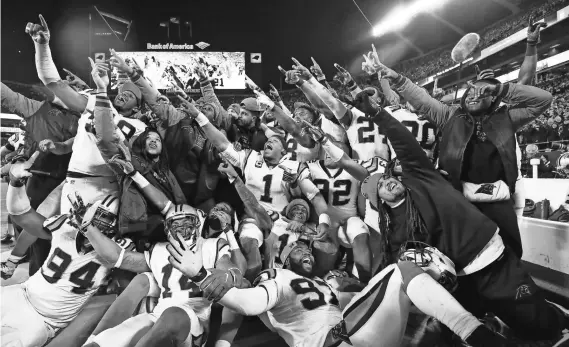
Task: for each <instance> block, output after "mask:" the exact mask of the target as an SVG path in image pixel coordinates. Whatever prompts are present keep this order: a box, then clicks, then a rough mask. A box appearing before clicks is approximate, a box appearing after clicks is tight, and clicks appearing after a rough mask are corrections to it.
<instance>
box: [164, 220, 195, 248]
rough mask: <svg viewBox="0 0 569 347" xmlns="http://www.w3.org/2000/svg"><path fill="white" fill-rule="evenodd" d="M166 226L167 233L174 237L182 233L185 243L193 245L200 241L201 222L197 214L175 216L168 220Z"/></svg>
mask: <svg viewBox="0 0 569 347" xmlns="http://www.w3.org/2000/svg"><path fill="white" fill-rule="evenodd" d="M165 224H166V225H165V228H166V232H168V233H170V234H171V235H172V236H175V235H176V234H177V233H180V235H181V236H182V238H183V239H184V240H185V241H191V242H192V243H195V242H196V241H197V239H198V232H199V230H200V227H201V222H200V220H199V218H198V216H197V215H195V214H187V215H180V216H174V217H171V218H169V219H167V220H166V221H165Z"/></svg>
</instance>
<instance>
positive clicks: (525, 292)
mask: <svg viewBox="0 0 569 347" xmlns="http://www.w3.org/2000/svg"><path fill="white" fill-rule="evenodd" d="M526 296H531V290H530V287H529V286H528V285H527V284H522V285H521V286H519V287H518V289H517V290H516V300H520V299H522V298H524V297H526Z"/></svg>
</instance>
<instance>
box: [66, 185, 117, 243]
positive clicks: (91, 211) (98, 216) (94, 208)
mask: <svg viewBox="0 0 569 347" xmlns="http://www.w3.org/2000/svg"><path fill="white" fill-rule="evenodd" d="M67 197H68V199H69V200H70V201H71V204H72V206H73V208H72V209H71V214H72V215H73V216H74V217H75V220H76V222H77V224H78V225H80V226H81V230H83V229H84V228H86V227H87V226H88V225H94V226H96V227H97V228H98V229H99V230H101V231H102V232H103V233H105V234H108V233H110V232H111V231H113V230H114V228H115V226H116V225H117V221H118V212H119V203H120V201H119V198H118V197H117V196H115V195H107V196H105V197H104V198H102V199H100V200H97V201H95V202H94V203H92V204H88V205H87V206H85V205H84V203H83V199H81V196H80V195H79V194H78V193H77V192H76V193H75V199H73V198H72V197H71V195H68V196H67Z"/></svg>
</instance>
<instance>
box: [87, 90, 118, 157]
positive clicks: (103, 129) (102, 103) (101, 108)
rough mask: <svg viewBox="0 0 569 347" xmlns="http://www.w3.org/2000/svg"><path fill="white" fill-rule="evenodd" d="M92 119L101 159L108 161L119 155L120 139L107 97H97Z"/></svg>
mask: <svg viewBox="0 0 569 347" xmlns="http://www.w3.org/2000/svg"><path fill="white" fill-rule="evenodd" d="M94 117H95V119H94V122H93V123H94V126H95V132H96V135H95V137H96V138H97V147H98V148H99V151H100V152H101V155H102V156H103V158H104V159H105V160H109V159H111V158H112V157H113V156H114V155H115V154H119V150H118V147H117V144H118V142H119V141H121V139H120V138H119V136H118V135H117V131H116V130H117V127H116V125H115V123H114V121H113V113H112V111H111V101H110V100H109V98H108V97H107V96H101V95H97V97H96V100H95V111H94Z"/></svg>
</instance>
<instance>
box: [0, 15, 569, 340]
mask: <svg viewBox="0 0 569 347" xmlns="http://www.w3.org/2000/svg"><path fill="white" fill-rule="evenodd" d="M39 18H40V23H39V24H33V23H28V25H27V27H26V33H28V34H29V35H30V37H31V39H32V41H33V45H34V46H35V54H36V56H35V57H36V59H35V63H36V68H37V73H38V76H39V78H40V80H41V81H42V82H43V84H44V85H45V88H46V91H49V93H50V95H51V97H50V99H49V100H48V101H45V102H39V101H35V100H31V99H27V98H26V97H24V96H22V95H20V94H18V93H15V92H13V91H11V90H10V89H9V88H7V87H6V86H5V85H2V106H3V107H6V108H9V109H11V110H13V111H14V113H17V114H19V115H21V116H22V117H23V118H24V119H25V121H26V127H27V129H26V130H27V132H26V138H25V140H24V144H23V145H22V146H20V148H18V149H17V151H16V155H15V156H14V157H13V158H12V160H11V163H10V164H8V166H7V167H6V168H5V170H7V172H9V179H10V183H9V187H8V190H7V193H6V205H7V209H8V212H9V214H10V218H11V220H12V222H13V223H14V224H16V225H18V226H19V227H21V228H22V230H23V231H22V232H21V234H20V235H19V237H18V239H17V241H16V245H15V247H14V249H13V250H12V252H11V255H10V257H9V259H8V260H7V261H6V262H3V263H2V277H3V278H4V279H6V278H9V277H11V276H12V274H13V273H14V270H15V269H16V267H17V266H18V263H20V262H21V261H22V259H23V257H24V255H25V254H26V252H30V274H31V276H30V278H29V279H28V280H26V281H25V282H23V283H20V284H15V285H10V286H4V287H2V306H1V307H2V313H1V314H2V330H1V339H2V345H3V346H4V345H5V346H26V347H27V346H43V345H45V344H47V343H48V342H49V341H52V340H54V341H55V339H58V338H62V336H64V335H66V337H65V338H66V339H67V340H65V343H63V342H61V344H58V345H65V346H73V345H75V346H100V347H105V346H113V347H117V346H120V347H122V346H124V347H126V346H170V345H171V346H200V345H204V344H205V343H206V340H207V339H209V340H210V341H211V340H215V346H216V347H223V346H230V345H231V343H232V341H233V339H234V337H235V334H236V331H237V329H238V328H239V326H240V325H241V323H242V321H243V316H259V318H260V319H261V321H262V322H263V323H264V324H265V325H266V326H267V327H268V328H269V329H271V330H272V331H275V332H276V333H278V334H279V335H280V337H282V338H283V339H284V341H285V342H286V343H287V344H288V345H289V346H306V347H316V346H318V347H320V346H322V347H330V346H349V345H353V346H399V345H401V343H402V341H403V337H404V333H405V329H406V327H407V321H408V317H409V313H410V311H411V310H412V309H413V310H415V309H417V310H419V311H421V312H423V313H424V314H425V315H427V316H431V317H434V318H435V319H436V320H437V321H439V322H440V323H441V324H443V325H444V326H446V327H447V328H448V330H449V331H451V332H452V333H453V334H454V337H455V339H456V341H460V342H457V343H458V345H469V346H475V347H476V346H517V345H519V343H530V344H531V343H542V344H541V345H543V346H545V345H548V346H553V345H555V344H557V341H559V340H560V339H562V338H563V331H564V330H565V329H567V328H569V315H568V311H567V310H566V309H565V308H564V307H562V306H561V305H559V304H556V303H554V302H551V301H548V300H546V297H545V292H544V291H543V290H542V289H541V288H539V287H538V286H537V285H536V284H535V282H534V281H533V279H532V277H531V276H530V274H529V273H528V272H527V270H526V269H525V268H524V264H523V263H522V262H521V257H522V254H523V247H522V246H523V245H522V242H521V238H520V231H519V228H518V224H517V215H516V201H519V200H520V199H519V196H520V195H521V194H522V193H523V187H520V185H519V180H518V178H519V170H518V162H519V157H520V155H519V153H518V148H517V142H516V138H515V132H516V130H517V129H519V128H521V127H522V126H524V125H525V124H527V123H528V122H530V121H532V120H533V119H535V118H536V117H538V116H539V115H540V114H542V113H543V112H544V111H545V110H547V108H548V107H549V106H550V104H551V100H552V96H551V94H550V93H549V92H546V91H544V90H541V89H539V88H536V87H532V86H530V85H528V84H529V81H531V79H532V77H533V75H534V74H535V63H536V62H537V54H536V45H537V43H538V41H539V31H540V26H539V25H537V26H535V25H532V26H530V27H529V28H528V36H527V53H526V57H525V59H526V60H525V61H524V64H523V66H522V69H521V70H520V78H519V80H518V82H517V83H504V84H502V83H500V82H499V81H497V80H496V79H494V78H493V74H492V72H491V71H482V72H481V73H480V74H479V76H478V78H477V79H476V80H473V81H471V82H469V88H468V90H467V92H466V93H465V94H464V96H463V98H462V100H461V103H460V104H459V105H445V104H443V103H441V102H439V101H437V100H436V99H434V98H432V97H431V96H430V95H429V94H428V93H427V91H426V90H424V89H422V88H421V87H419V86H417V85H416V84H414V83H413V82H411V81H410V80H409V79H407V78H406V77H405V76H403V75H400V74H398V73H397V72H396V71H393V70H392V69H390V68H388V67H386V66H385V65H384V64H382V63H381V61H380V60H379V57H378V55H377V52H376V50H375V47H373V50H372V51H371V52H369V53H367V54H366V55H365V62H364V63H363V65H362V67H363V70H364V71H365V72H366V73H368V74H370V75H374V74H377V75H378V77H379V79H380V81H381V84H382V87H384V88H381V89H380V88H374V87H367V88H363V89H362V88H360V86H358V85H357V84H356V83H355V81H354V79H353V78H352V76H351V75H350V74H349V73H348V72H347V71H346V70H344V69H343V68H342V67H340V66H339V65H336V69H338V72H339V76H340V80H341V82H342V83H343V84H344V86H345V87H346V89H347V90H348V91H349V92H350V94H351V97H350V98H345V97H343V96H339V95H338V92H337V91H336V90H334V89H333V88H331V87H330V86H329V84H328V83H327V82H326V77H325V76H324V74H323V72H322V69H321V68H320V66H319V65H318V64H317V62H316V61H314V59H312V62H313V64H312V66H310V67H309V68H307V67H305V66H304V65H303V64H302V63H301V62H299V61H298V60H296V59H294V58H293V61H294V65H293V66H292V68H291V69H290V70H285V69H283V68H282V67H280V66H279V69H280V70H281V72H282V73H283V74H284V75H285V81H286V83H288V84H290V85H294V86H296V87H297V88H299V89H300V90H302V92H303V93H304V95H305V96H306V98H307V100H308V101H309V103H296V104H295V105H294V110H292V111H290V110H289V109H288V108H287V107H286V106H285V104H284V103H283V102H282V99H280V97H279V94H278V91H277V90H276V89H274V87H273V88H272V89H271V91H270V93H268V94H265V93H264V92H263V91H262V90H261V89H260V88H258V87H257V86H256V85H255V83H254V82H253V81H251V80H250V79H248V78H247V84H248V86H249V87H250V88H251V90H252V92H253V94H254V96H252V97H249V98H246V99H244V100H243V101H242V102H241V103H240V104H233V105H231V106H230V107H229V108H227V109H225V108H224V107H223V106H222V105H221V104H220V102H219V100H218V98H217V97H216V95H215V92H214V89H213V87H212V84H211V81H210V80H209V76H208V73H207V71H206V70H205V69H204V68H203V67H198V68H197V69H196V74H197V75H198V76H200V86H201V91H202V94H203V99H202V102H201V103H195V102H194V101H193V100H191V99H190V98H188V97H187V96H186V95H184V93H183V92H182V93H180V95H178V97H177V98H175V99H174V100H169V99H168V98H167V97H165V96H163V95H161V94H160V93H159V91H158V90H157V89H156V88H155V87H153V86H152V84H151V83H150V82H149V81H148V80H147V79H146V78H145V77H144V75H143V73H142V71H140V70H138V69H136V68H133V67H131V66H129V65H128V64H127V63H125V61H124V60H123V59H122V58H121V57H119V56H118V55H117V54H116V52H115V51H114V50H112V49H111V51H110V55H111V57H110V59H109V60H108V61H106V62H97V63H95V62H94V61H93V60H90V63H91V67H92V73H91V76H92V80H93V82H94V84H95V85H96V89H89V88H88V87H87V86H86V85H85V84H82V83H77V80H74V79H71V80H67V81H66V80H62V79H61V78H60V76H59V73H58V70H57V68H56V66H55V64H54V62H53V60H52V56H51V51H50V46H49V42H50V39H51V35H50V31H49V28H48V25H47V23H46V21H45V20H44V18H43V17H42V16H41V15H40V17H39ZM89 59H90V58H89ZM85 63H87V61H85ZM114 68H116V69H117V70H118V71H119V72H120V73H121V74H122V76H123V78H122V79H121V85H120V87H119V93H118V95H117V96H116V97H115V98H114V100H112V101H111V100H110V99H109V96H108V95H107V90H108V84H109V71H110V70H111V69H114ZM393 97H395V98H397V99H399V97H401V98H402V99H404V100H406V102H407V105H406V106H405V107H401V106H400V105H399V104H398V103H395V104H390V100H392V99H393ZM143 103H146V104H147V107H149V108H150V109H151V110H152V115H153V117H147V116H145V117H141V113H140V112H139V111H140V108H141V106H142V104H143ZM417 114H420V115H421V117H418V116H417ZM32 128H33V129H32ZM15 150H16V146H14V144H10V145H7V146H5V147H3V148H2V155H3V156H4V155H5V154H6V153H8V152H10V151H15ZM45 173H48V174H47V175H46V174H45ZM521 201H523V196H522V198H521ZM522 205H523V204H522ZM112 283H119V284H120V288H119V289H118V290H116V291H115V293H118V294H119V295H118V297H117V298H116V300H115V301H114V302H113V303H112V304H111V305H110V307H109V308H108V310H107V311H106V313H105V314H104V316H103V317H102V318H101V319H99V320H98V324H97V325H96V327H95V329H94V330H93V331H88V332H86V333H85V332H82V333H80V329H77V328H76V327H79V326H80V324H77V325H76V327H74V328H73V329H75V330H73V331H69V330H70V329H71V328H72V327H73V324H74V323H75V322H74V320H77V319H79V317H81V313H82V311H83V310H84V309H85V307H87V306H88V304H89V302H90V301H91V300H92V297H93V296H95V295H99V294H101V293H103V294H105V293H108V292H109V291H110V288H111V284H112ZM214 303H217V304H219V305H221V306H223V313H222V324H221V327H220V329H219V333H218V334H217V336H209V337H208V335H212V334H209V332H210V331H211V329H210V315H211V308H212V304H214ZM488 314H491V315H493V316H495V317H497V319H499V320H500V321H501V322H502V323H503V324H504V325H505V326H507V327H508V328H509V331H510V332H511V333H510V334H508V335H507V336H504V335H503V334H500V333H498V332H497V331H495V330H493V329H491V327H489V326H487V325H485V324H484V321H483V320H481V318H483V317H485V316H486V315H488ZM68 326H69V328H70V329H67V330H66V327H68ZM87 337H88V338H87ZM85 340H86V341H85ZM544 341H545V342H544ZM544 343H545V344H544Z"/></svg>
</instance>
